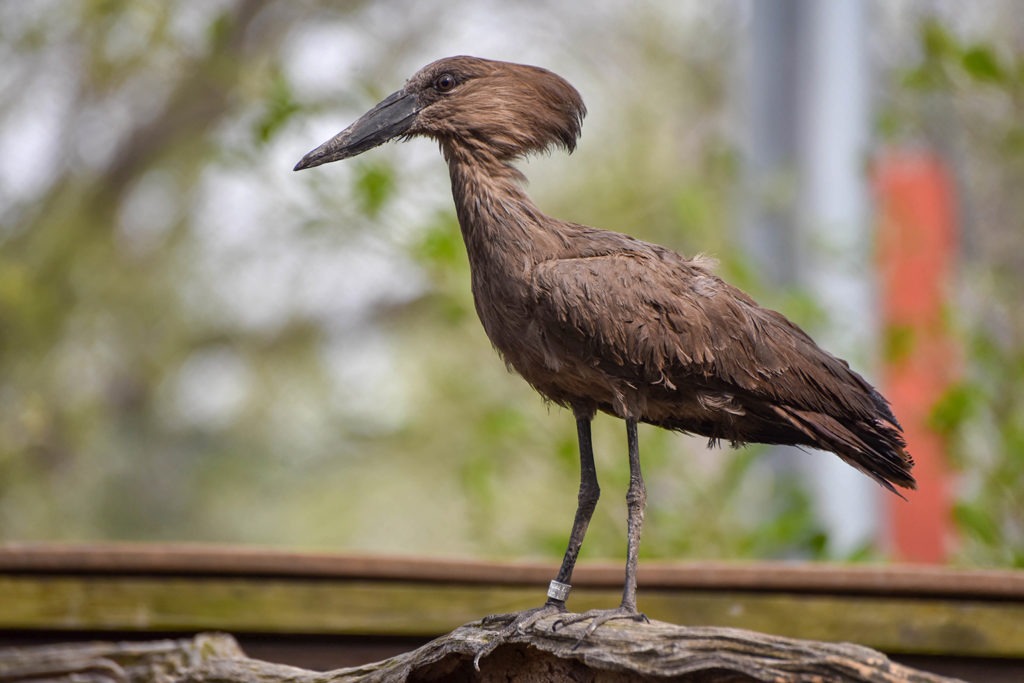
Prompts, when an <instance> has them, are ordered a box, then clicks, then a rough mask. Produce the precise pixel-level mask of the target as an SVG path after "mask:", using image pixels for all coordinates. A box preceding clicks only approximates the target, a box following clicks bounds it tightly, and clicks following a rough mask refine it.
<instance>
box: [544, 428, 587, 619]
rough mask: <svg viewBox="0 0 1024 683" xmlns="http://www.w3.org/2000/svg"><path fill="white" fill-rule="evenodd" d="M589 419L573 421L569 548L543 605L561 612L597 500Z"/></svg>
mask: <svg viewBox="0 0 1024 683" xmlns="http://www.w3.org/2000/svg"><path fill="white" fill-rule="evenodd" d="M590 420H591V417H590V416H586V417H577V418H576V437H577V439H578V441H579V446H580V491H579V495H578V496H577V504H576V516H575V518H573V522H572V532H570V534H569V546H568V547H567V548H566V549H565V557H563V558H562V566H561V568H559V570H558V574H557V575H556V576H555V580H554V581H552V582H551V586H550V587H549V588H548V601H547V603H546V604H547V605H551V606H555V607H560V608H561V609H562V610H564V609H565V599H566V597H568V595H569V589H570V587H571V584H570V582H571V581H572V570H573V568H575V567H576V558H577V557H578V556H579V554H580V548H581V547H582V546H583V537H584V536H586V534H587V527H588V526H590V518H591V517H593V516H594V509H595V508H596V507H597V499H598V498H600V496H601V487H600V486H598V483H597V468H596V467H595V466H594V446H593V442H592V441H591V436H590Z"/></svg>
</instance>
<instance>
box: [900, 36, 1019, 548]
mask: <svg viewBox="0 0 1024 683" xmlns="http://www.w3.org/2000/svg"><path fill="white" fill-rule="evenodd" d="M1013 31H1014V29H1013V28H1012V27H1006V31H1001V32H994V33H993V35H989V36H983V37H978V36H973V37H971V38H969V39H965V38H963V37H961V36H960V35H958V34H957V32H956V31H954V29H953V26H952V24H951V23H950V22H948V21H943V20H940V19H938V18H934V17H931V18H926V19H925V20H923V21H922V22H921V25H920V29H919V41H920V46H921V51H920V57H919V61H918V63H917V64H916V65H915V66H913V67H912V68H909V69H907V70H906V71H905V73H904V76H903V84H904V87H905V88H906V90H907V92H909V93H910V96H909V97H904V98H903V99H902V100H897V105H896V110H897V113H896V114H895V118H897V119H899V120H900V121H902V122H903V123H904V125H906V126H907V128H908V130H910V131H913V134H915V135H917V136H920V137H923V138H924V139H926V140H927V141H928V142H929V144H930V145H932V146H933V147H935V148H937V149H939V150H941V151H942V152H944V154H945V156H946V158H947V159H950V160H960V161H961V163H959V164H958V165H957V172H958V181H959V188H958V189H959V190H960V191H961V197H962V201H963V202H964V206H965V209H964V213H963V214H962V217H963V218H964V220H963V230H964V234H963V235H962V252H961V258H962V261H961V268H962V270H961V272H960V273H959V280H958V282H957V288H956V291H955V292H954V293H952V296H953V302H952V303H953V304H954V307H953V309H952V311H951V322H952V324H953V325H954V327H956V328H958V336H959V338H960V340H961V345H962V350H963V354H964V358H963V367H962V371H961V379H960V380H959V381H958V382H957V383H956V384H955V385H954V386H953V387H951V388H950V389H949V390H948V392H947V393H946V394H945V395H944V396H943V397H942V398H941V399H940V400H939V401H938V402H937V403H936V405H935V406H934V407H933V408H932V411H931V424H932V426H933V428H934V429H936V430H937V431H938V432H939V433H941V434H943V435H944V436H945V437H946V439H947V441H948V443H949V444H950V448H951V454H952V456H953V458H954V459H955V463H956V465H957V468H958V470H959V472H960V473H961V474H960V476H961V481H960V486H959V493H960V496H959V499H958V501H957V502H956V505H955V509H954V517H955V521H956V524H957V528H958V530H959V532H960V541H959V544H958V550H957V556H956V559H957V560H958V561H959V562H963V563H968V564H978V565H997V566H1014V567H1021V566H1024V525H1022V523H1021V522H1022V520H1024V392H1022V391H1021V386H1024V311H1022V310H1021V308H1020V305H1019V304H1020V297H1021V294H1024V250H1021V248H1020V245H1021V238H1022V235H1024V233H1022V227H1021V222H1020V216H1021V215H1024V198H1022V196H1021V194H1020V193H1019V192H1015V191H1013V190H1012V188H1016V187H1020V186H1021V185H1022V184H1024V145H1021V144H1019V141H1020V140H1022V139H1024V53H1021V51H1020V50H1019V48H1018V47H1017V45H1018V43H1017V41H1016V35H1015V34H1014V32H1013ZM890 113H891V112H890ZM907 134H908V133H907V132H906V131H905V132H904V135H907ZM903 336H905V335H903ZM889 337H890V338H892V340H893V343H892V344H890V346H892V347H893V348H894V349H903V347H904V346H905V344H903V343H902V340H901V335H900V333H899V331H892V332H891V334H890V335H889Z"/></svg>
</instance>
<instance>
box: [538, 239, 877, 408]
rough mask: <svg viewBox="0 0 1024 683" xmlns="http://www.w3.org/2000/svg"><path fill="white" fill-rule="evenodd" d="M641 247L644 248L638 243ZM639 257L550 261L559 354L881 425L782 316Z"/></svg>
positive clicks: (858, 393) (544, 291)
mask: <svg viewBox="0 0 1024 683" xmlns="http://www.w3.org/2000/svg"><path fill="white" fill-rule="evenodd" d="M641 244H642V243H641ZM642 247H643V248H637V249H636V250H620V251H616V252H614V253H607V254H603V255H595V256H589V257H583V258H569V259H558V260H552V261H547V262H544V263H542V264H540V265H539V266H538V267H537V268H536V270H535V272H534V277H533V284H534V297H535V304H536V306H537V310H538V314H539V315H538V320H540V321H542V324H543V325H544V332H545V334H546V335H547V336H548V337H549V338H551V339H552V340H553V341H555V342H556V343H559V344H560V345H561V346H563V348H570V349H577V350H578V351H579V352H580V353H583V354H585V355H586V356H587V357H588V360H590V361H592V362H594V363H595V364H600V366H601V367H602V368H605V369H607V370H609V371H611V372H613V373H614V372H616V371H617V370H619V371H621V372H622V373H623V375H624V376H628V377H633V378H635V379H637V380H641V381H643V380H647V381H651V382H658V381H665V380H668V381H669V382H670V383H675V384H681V383H686V382H688V383H690V384H691V385H692V384H693V383H698V384H700V383H704V384H707V385H708V386H712V387H716V388H720V389H726V390H732V391H736V392H739V393H741V394H746V395H750V396H751V397H752V398H753V397H757V398H760V399H764V400H769V401H772V402H773V403H779V404H783V405H788V406H792V407H795V408H798V409H802V410H812V411H815V412H826V413H830V412H835V409H836V402H837V401H838V402H839V403H840V404H842V407H843V408H844V409H845V411H846V412H847V414H851V413H852V414H853V415H855V416H857V417H864V418H868V417H873V416H875V415H877V411H878V406H877V402H876V400H875V398H873V397H875V396H877V393H876V392H875V391H874V390H873V389H872V388H871V387H870V385H868V384H867V383H866V382H865V381H864V380H863V379H862V378H860V376H859V375H857V374H856V373H854V372H852V371H851V370H850V369H849V367H848V366H847V364H846V363H845V362H844V361H842V360H839V359H837V358H835V357H834V356H832V355H831V354H829V353H827V352H826V351H824V350H822V349H821V348H820V347H818V346H817V345H816V344H815V343H814V341H813V340H811V338H810V337H809V336H808V335H807V334H805V333H804V332H803V331H802V330H801V329H800V328H798V327H797V326H796V325H794V324H793V323H791V322H790V321H789V320H787V319H786V318H785V317H784V316H782V315H781V314H779V313H777V312H775V311H772V310H769V309H765V308H762V307H760V306H758V305H757V304H756V303H755V302H754V301H753V300H752V299H751V298H750V297H749V296H747V295H746V294H744V293H743V292H741V291H740V290H738V289H736V288H735V287H732V286H731V285H729V284H727V283H725V282H724V281H722V280H721V279H720V278H718V277H717V276H716V275H714V274H713V273H711V272H710V271H709V270H708V269H707V268H705V267H704V266H703V265H702V264H701V263H700V262H698V261H691V260H687V259H685V258H683V257H681V256H679V255H678V254H676V253H674V252H671V251H668V250H663V249H660V248H656V247H654V246H653V245H646V244H642Z"/></svg>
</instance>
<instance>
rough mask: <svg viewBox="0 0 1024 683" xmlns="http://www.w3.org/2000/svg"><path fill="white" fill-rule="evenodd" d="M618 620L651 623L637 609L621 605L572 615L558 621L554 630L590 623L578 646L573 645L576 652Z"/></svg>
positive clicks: (578, 641)
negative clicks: (602, 626)
mask: <svg viewBox="0 0 1024 683" xmlns="http://www.w3.org/2000/svg"><path fill="white" fill-rule="evenodd" d="M616 619H630V620H632V621H637V622H644V623H650V621H651V620H650V619H648V618H647V615H646V614H644V613H643V612H638V611H637V609H636V607H628V606H625V605H619V606H618V607H616V608H614V609H592V610H588V611H586V612H583V613H582V614H572V615H570V616H567V617H565V618H564V619H559V620H558V621H556V622H555V623H554V624H553V625H552V629H553V630H555V631H557V630H558V629H560V628H564V627H566V626H570V625H572V624H578V623H580V622H582V621H590V625H589V626H587V630H586V631H584V632H583V635H581V636H580V638H579V640H577V641H576V644H575V645H573V649H574V650H575V649H576V648H578V647H579V646H580V645H582V644H583V641H584V640H586V639H587V638H589V637H590V634H592V633H593V632H594V631H596V630H597V629H598V627H599V626H601V625H602V624H606V623H608V622H609V621H613V620H616Z"/></svg>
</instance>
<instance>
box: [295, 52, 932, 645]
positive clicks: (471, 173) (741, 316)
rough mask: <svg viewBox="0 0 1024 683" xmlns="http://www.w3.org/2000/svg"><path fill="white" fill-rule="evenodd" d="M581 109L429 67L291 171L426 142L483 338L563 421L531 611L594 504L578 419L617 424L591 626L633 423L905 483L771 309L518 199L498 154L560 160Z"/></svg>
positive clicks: (469, 68)
mask: <svg viewBox="0 0 1024 683" xmlns="http://www.w3.org/2000/svg"><path fill="white" fill-rule="evenodd" d="M585 111H586V110H585V108H584V105H583V101H582V99H581V98H580V96H579V93H577V92H576V90H575V89H574V88H573V87H572V86H571V85H569V83H567V82H566V81H564V80H563V79H561V78H560V77H558V76H556V75H555V74H553V73H551V72H550V71H546V70H544V69H540V68H537V67H532V66H523V65H518V64H508V63H504V62H495V61H489V60H483V59H477V58H473V57H452V58H448V59H442V60H439V61H437V62H434V63H433V64H430V65H428V66H426V67H424V68H423V69H421V70H420V71H419V72H417V73H416V74H415V75H414V76H413V77H412V78H410V79H409V81H408V82H407V83H406V84H405V87H404V88H402V89H401V90H399V91H398V92H396V93H394V94H393V95H391V96H389V97H388V98H386V99H385V100H383V101H382V102H381V103H380V104H378V105H377V106H376V107H374V108H373V109H372V110H371V111H370V112H368V113H367V114H365V115H364V116H363V117H362V118H360V119H359V120H358V121H356V122H355V123H354V124H352V125H351V126H350V127H349V128H347V129H346V130H344V131H343V132H341V133H340V134H338V135H337V136H335V137H334V138H332V139H331V140H330V141H328V142H326V143H324V144H323V145H321V146H320V147H318V148H317V149H315V150H313V151H312V152H310V153H309V154H307V155H306V156H305V157H304V158H303V159H302V161H300V162H299V164H298V165H297V166H296V170H298V169H302V168H309V167H312V166H317V165H319V164H322V163H327V162H329V161H335V160H338V159H344V158H347V157H350V156H354V155H356V154H360V153H362V152H364V151H366V150H368V149H371V148H372V147H375V146H377V145H379V144H382V143H383V142H385V141H387V140H389V139H392V138H395V137H400V138H409V137H414V136H425V137H429V138H433V139H435V140H437V141H438V143H439V144H440V147H441V151H442V153H443V154H444V157H445V159H446V160H447V162H448V167H449V171H450V174H451V181H452V192H453V195H454V198H455V207H456V211H457V212H458V217H459V223H460V225H461V226H462V234H463V237H464V239H465V243H466V248H467V250H468V253H469V261H470V266H471V270H472V288H473V296H474V300H475V302H476V309H477V313H478V314H479V316H480V320H481V322H482V323H483V326H484V329H485V330H486V331H487V335H488V337H489V338H490V339H491V341H492V342H493V344H494V346H495V348H497V350H498V352H499V353H501V355H502V357H503V358H504V359H505V362H506V363H507V364H508V365H509V366H510V367H512V368H513V369H515V370H516V372H518V373H519V374H520V375H522V376H523V378H524V379H526V381H527V382H529V383H530V384H531V385H532V386H533V387H534V388H535V389H536V390H537V391H538V392H540V393H541V395H543V396H544V397H545V398H547V399H549V400H551V401H553V402H555V403H557V404H559V405H562V406H565V407H567V408H570V409H571V410H572V411H573V413H574V415H575V416H576V420H577V427H578V433H579V437H580V458H581V471H582V474H581V484H580V496H579V499H580V505H579V509H578V510H577V514H576V520H575V523H574V525H573V531H572V534H571V536H570V541H569V549H568V550H567V552H566V556H565V559H564V561H563V564H562V569H561V571H560V572H559V574H558V576H557V578H556V581H555V582H553V583H552V589H551V590H550V591H549V600H548V602H547V604H546V606H545V608H541V609H540V610H535V611H533V612H531V614H530V615H529V617H528V618H530V619H532V618H536V617H537V616H538V615H539V614H542V613H545V612H546V611H550V610H552V609H557V610H561V609H564V601H565V595H564V594H563V593H564V592H567V585H568V583H569V581H570V578H571V575H572V569H573V565H574V564H575V560H576V554H577V553H578V552H579V548H580V544H581V543H582V541H583V535H584V534H585V532H586V527H587V524H588V522H589V520H590V515H591V513H592V512H593V508H594V505H595V504H596V502H597V495H598V487H597V479H596V475H595V473H594V465H593V454H592V452H591V446H590V421H591V419H592V418H593V416H594V413H595V412H596V411H598V410H601V411H604V412H607V413H611V414H612V415H616V416H618V417H621V418H623V419H624V420H625V421H626V425H627V436H628V442H629V456H630V469H631V473H632V476H631V484H630V489H629V493H628V495H627V501H628V508H629V522H630V524H629V549H628V561H627V572H626V573H627V576H626V586H625V589H624V592H623V602H622V605H621V606H620V607H619V608H618V609H617V610H611V611H605V612H602V613H600V614H590V615H587V616H588V618H589V617H596V618H595V619H594V621H593V623H592V625H591V628H594V627H596V626H597V625H598V624H599V623H602V622H603V621H605V620H607V619H609V618H619V617H632V618H637V617H639V616H641V615H639V614H638V612H637V611H636V603H635V590H636V583H635V581H636V577H635V569H636V550H637V547H638V545H639V536H640V527H641V525H642V521H643V507H644V487H643V480H642V477H641V475H640V465H639V448H638V445H637V441H636V424H637V422H647V423H650V424H654V425H658V426H660V427H664V428H666V429H673V430H677V431H682V432H691V433H694V434H700V435H703V436H705V437H708V439H709V440H710V441H711V442H717V441H719V440H726V441H729V442H731V443H733V444H736V445H738V444H742V443H746V442H761V443H769V444H796V445H803V446H812V447H814V448H820V449H824V450H829V451H832V452H834V453H836V454H837V455H838V456H839V457H840V458H842V459H843V460H845V461H846V462H847V463H849V464H851V465H853V466H854V467H856V468H857V469H859V470H860V471H862V472H864V473H865V474H867V475H868V476H870V477H872V478H873V479H874V480H875V481H877V482H878V483H879V484H881V485H882V486H884V487H886V488H887V489H889V490H891V491H894V492H895V491H896V489H895V488H894V485H895V486H901V487H906V488H913V487H914V479H913V477H912V476H911V474H910V469H911V467H912V464H913V461H912V460H911V458H910V456H909V454H908V453H907V452H906V449H905V444H904V441H903V437H902V434H901V431H900V427H899V424H898V423H897V421H896V418H895V417H894V416H893V414H892V412H891V410H890V408H889V405H888V403H887V402H886V401H885V399H884V398H882V396H881V395H879V393H878V392H877V391H875V389H874V388H872V387H871V385H870V384H868V383H867V382H866V381H865V380H864V379H863V378H862V377H861V376H860V375H858V374H857V373H855V372H853V371H852V370H850V368H849V366H848V365H847V364H846V363H845V362H844V361H842V360H839V359H837V358H835V357H834V356H832V355H830V354H829V353H828V352H826V351H823V350H822V349H821V348H819V347H818V346H817V345H816V344H815V343H814V341H813V340H811V338H810V337H808V336H807V335H806V334H805V333H804V332H803V331H802V330H800V329H799V328H798V327H797V326H796V325H794V324H793V323H791V322H790V321H788V320H787V319H786V318H785V317H783V316H782V315H780V314H779V313H776V312H775V311H771V310H768V309H765V308H761V307H760V306H758V305H757V304H756V303H755V302H754V301H753V300H752V299H751V298H750V297H749V296H747V295H746V294H744V293H743V292H741V291H740V290H738V289H736V288H735V287H732V286H730V285H729V284H727V283H725V282H723V281H722V280H721V279H720V278H718V277H717V276H716V275H715V274H714V273H713V272H712V270H711V266H710V264H709V262H708V261H707V260H705V259H702V258H686V257H684V256H681V255H679V254H677V253H675V252H673V251H670V250H668V249H665V248H663V247H660V246H657V245H654V244H649V243H646V242H642V241H640V240H637V239H634V238H632V237H629V236H627V235H623V234H619V233H615V232H608V231H604V230H597V229H594V228H589V227H586V226H583V225H576V224H573V223H567V222H564V221H560V220H557V219H555V218H551V217H549V216H546V215H544V214H543V213H542V212H541V211H540V210H539V209H538V208H537V207H536V206H535V205H534V204H533V203H532V202H531V201H530V199H529V198H528V197H527V196H526V194H525V193H524V191H523V189H522V182H521V181H522V176H521V174H520V173H519V171H517V170H516V169H515V168H514V167H513V166H512V165H511V162H512V161H514V160H515V159H517V158H519V157H522V156H524V155H526V154H529V153H532V152H541V151H544V150H547V149H549V148H551V147H563V148H565V149H566V150H567V151H570V152H571V151H572V150H573V149H574V147H575V145H576V139H577V137H578V136H579V134H580V126H581V122H582V119H583V116H584V114H585ZM556 584H558V585H556ZM561 584H564V585H565V586H566V588H565V589H564V590H563V589H560V587H559V585H561ZM522 622H523V619H520V620H518V621H517V622H515V623H516V624H521V623H522Z"/></svg>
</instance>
